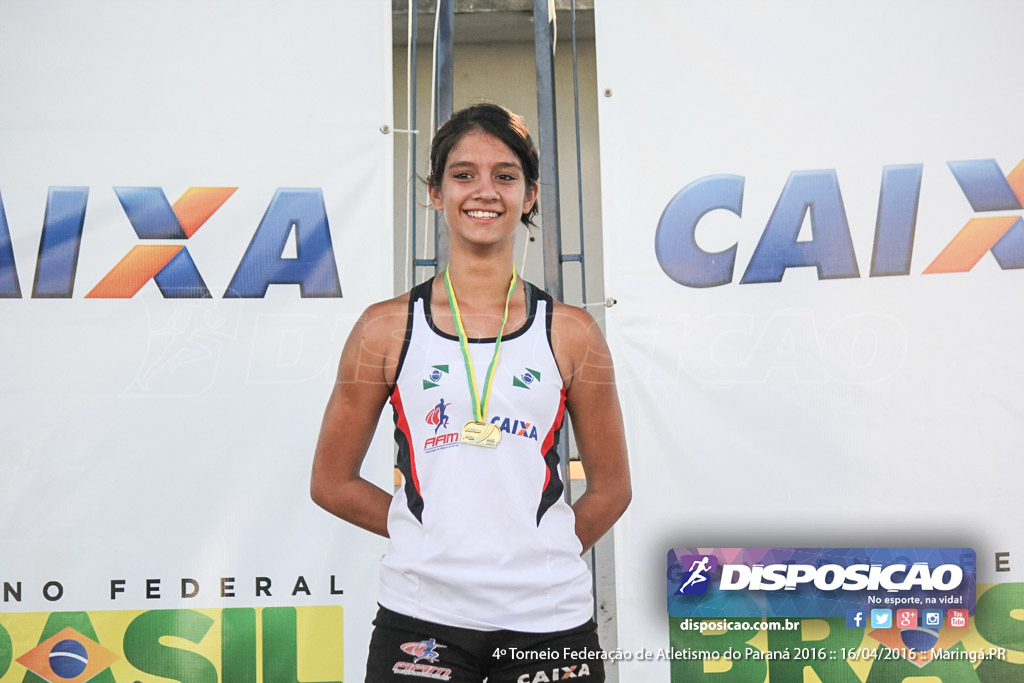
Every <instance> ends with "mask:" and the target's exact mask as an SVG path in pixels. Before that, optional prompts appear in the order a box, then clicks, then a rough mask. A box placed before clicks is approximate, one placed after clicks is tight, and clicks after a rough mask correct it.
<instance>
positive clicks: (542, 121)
mask: <svg viewBox="0 0 1024 683" xmlns="http://www.w3.org/2000/svg"><path fill="white" fill-rule="evenodd" d="M552 5H553V3H550V2H549V0H533V47H534V53H535V55H536V60H537V122H538V128H539V134H538V138H539V142H540V180H541V184H540V220H541V237H542V238H543V239H542V245H543V253H544V289H546V290H547V291H548V293H549V294H551V296H553V297H555V298H556V299H558V300H560V301H561V300H562V299H563V298H564V295H563V291H562V290H563V288H562V263H561V260H562V259H561V254H562V233H561V227H560V212H559V206H558V135H557V133H556V130H555V120H556V119H555V17H554V9H553V7H552Z"/></svg>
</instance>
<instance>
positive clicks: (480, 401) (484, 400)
mask: <svg viewBox="0 0 1024 683" xmlns="http://www.w3.org/2000/svg"><path fill="white" fill-rule="evenodd" d="M516 280H517V278H516V267H515V264H513V265H512V283H511V284H510V285H509V287H508V295H507V296H506V297H505V313H504V314H503V315H502V316H501V329H499V330H498V338H497V339H496V340H495V342H494V356H493V357H492V358H491V364H490V365H489V366H488V367H487V374H486V375H485V376H484V386H483V396H482V397H481V395H480V391H479V390H478V389H477V383H476V371H475V370H474V368H473V359H472V358H471V357H470V354H469V341H468V339H467V337H466V327H465V325H463V324H462V313H461V312H460V311H459V302H458V300H457V299H456V298H455V289H454V288H453V287H452V278H451V276H450V275H449V274H448V268H445V269H444V286H445V288H446V289H447V290H448V307H449V308H450V309H451V311H452V321H453V322H454V323H455V330H456V331H457V332H458V333H459V348H461V349H462V359H463V360H464V361H465V362H466V377H467V378H468V379H469V392H470V396H471V397H472V399H473V419H474V420H475V421H476V422H480V423H485V422H486V416H487V407H488V405H489V404H490V402H491V389H493V388H494V384H493V382H492V380H493V379H494V369H495V368H496V367H497V365H498V353H499V352H500V350H501V336H502V335H503V334H504V333H505V323H506V322H507V321H508V307H509V302H511V301H512V292H514V291H515V290H516Z"/></svg>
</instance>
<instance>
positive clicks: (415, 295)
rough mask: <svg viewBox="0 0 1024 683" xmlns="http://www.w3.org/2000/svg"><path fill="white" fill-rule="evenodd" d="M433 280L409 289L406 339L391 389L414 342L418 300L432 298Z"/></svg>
mask: <svg viewBox="0 0 1024 683" xmlns="http://www.w3.org/2000/svg"><path fill="white" fill-rule="evenodd" d="M433 282H434V278H430V279H429V280H427V281H426V282H421V283H419V284H418V285H416V286H415V287H413V288H412V289H411V290H409V310H408V313H407V315H406V319H405V339H403V340H402V350H401V352H400V353H399V354H398V365H397V366H396V367H395V383H394V385H393V386H392V387H391V391H394V390H395V387H397V386H398V378H399V376H400V375H401V374H402V366H403V365H405V355H406V353H407V352H408V351H409V344H411V343H412V318H413V315H414V314H415V312H416V300H417V299H422V298H423V297H424V296H426V298H427V301H429V300H430V286H431V284H432V283H433ZM389 393H390V392H389Z"/></svg>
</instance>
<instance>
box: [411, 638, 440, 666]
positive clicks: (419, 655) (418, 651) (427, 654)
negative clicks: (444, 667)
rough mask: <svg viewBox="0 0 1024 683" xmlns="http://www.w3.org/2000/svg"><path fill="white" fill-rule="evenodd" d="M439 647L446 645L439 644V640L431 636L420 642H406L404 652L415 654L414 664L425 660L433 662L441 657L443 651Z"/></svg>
mask: <svg viewBox="0 0 1024 683" xmlns="http://www.w3.org/2000/svg"><path fill="white" fill-rule="evenodd" d="M439 647H445V646H444V645H438V644H437V641H436V640H434V639H433V638H431V639H430V640H421V641H420V642H418V643H405V644H403V645H402V652H404V653H405V654H407V655H412V656H413V660H412V663H413V664H415V663H416V662H419V661H424V660H425V661H428V662H430V663H431V664H433V663H434V662H436V661H437V660H438V659H439V658H440V657H441V653H440V652H438V651H437V648H439Z"/></svg>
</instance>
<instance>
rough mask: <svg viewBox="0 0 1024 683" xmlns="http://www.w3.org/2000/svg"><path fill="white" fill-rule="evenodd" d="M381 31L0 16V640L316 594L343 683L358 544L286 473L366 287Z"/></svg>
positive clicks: (8, 665) (265, 17)
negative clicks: (87, 619) (66, 619)
mask: <svg viewBox="0 0 1024 683" xmlns="http://www.w3.org/2000/svg"><path fill="white" fill-rule="evenodd" d="M390 43H391V13H390V6H389V5H388V3H381V2H377V1H376V0H362V1H360V2H345V3H335V2H320V1H313V0H303V1H300V2H288V3H281V2H241V1H236V0H214V1H212V2H211V1H206V0H204V1H202V2H199V1H194V2H141V3H140V2H129V1H126V0H109V1H101V2H89V3H80V2H71V1H62V2H47V3H37V2H28V1H10V2H5V3H3V5H2V6H0V92H2V93H3V102H4V105H3V107H0V198H2V211H0V320H2V323H0V378H2V380H0V414H2V415H3V418H2V423H0V464H2V471H3V476H2V477H0V519H2V520H3V523H2V530H0V590H2V591H3V593H2V595H0V627H4V626H5V625H6V627H7V629H6V630H7V631H10V630H11V628H13V627H11V626H10V623H13V622H11V621H10V619H8V620H7V621H5V620H4V615H5V614H6V615H7V617H8V618H11V617H12V615H14V614H16V613H29V612H40V613H55V612H69V611H88V612H89V613H90V614H92V613H93V612H95V611H110V610H114V611H117V610H160V609H171V608H195V609H220V608H228V607H246V608H255V609H257V610H258V609H260V608H264V607H280V606H294V607H296V608H299V609H300V614H299V621H300V622H301V621H302V619H303V616H302V613H301V609H302V608H303V607H304V606H323V605H327V606H339V605H340V606H341V607H342V608H343V610H344V621H345V624H344V627H345V636H344V650H345V652H346V654H348V653H351V656H349V657H346V658H345V660H344V673H343V676H344V680H346V681H348V680H361V679H362V675H363V674H362V671H363V666H364V659H365V651H366V644H367V641H368V637H369V630H370V621H371V619H372V615H373V613H374V611H375V608H376V605H375V597H376V573H377V569H376V567H377V561H378V559H379V556H380V554H381V553H382V552H383V549H384V544H383V542H382V541H381V540H380V539H376V538H375V537H371V535H370V534H367V533H366V532H363V531H360V530H357V529H355V528H353V527H351V526H349V525H347V524H345V523H343V522H341V521H339V520H336V519H334V518H332V517H331V516H330V515H328V514H327V513H326V512H323V511H322V510H320V509H318V508H317V507H316V506H315V505H313V503H312V502H311V501H310V500H309V495H308V482H309V470H310V465H311V461H312V453H313V448H314V444H315V442H316V437H317V432H318V429H319V423H320V418H321V416H322V413H323V408H324V405H325V403H326V400H327V396H328V394H329V392H330V390H331V387H332V384H333V380H334V375H335V370H336V364H337V360H338V356H339V354H340V351H341V346H342V344H343V342H344V339H345V337H346V336H347V334H348V331H349V329H350V328H351V326H352V324H353V323H354V322H355V320H356V318H357V317H358V315H359V314H360V313H361V312H362V310H363V309H364V307H365V306H366V305H368V304H369V303H371V302H373V301H377V300H380V299H383V298H387V297H389V296H391V289H392V281H391V272H392V268H391V265H392V264H391V240H392V199H391V188H392V182H391V178H390V173H391V168H392V140H391V136H386V135H382V134H381V132H380V127H381V126H382V125H384V124H389V125H390V124H391V123H392V121H391V107H392V98H391V78H392V74H391V44H390ZM197 188H198V189H197ZM172 204H173V205H174V206H173V208H172V206H171V205H172ZM169 254H176V255H177V256H176V257H175V260H174V261H172V262H171V263H170V264H169V265H167V266H166V267H163V265H162V264H163V263H164V262H166V258H168V255H169ZM122 258H127V259H128V260H129V261H132V263H130V264H129V263H121V260H122ZM154 259H155V260H154ZM160 259H163V260H162V261H161V260H160ZM387 431H388V429H387V425H386V424H382V434H383V437H382V438H380V439H378V440H377V441H376V442H375V446H374V451H373V452H372V453H371V454H370V455H369V457H368V460H367V466H366V468H365V474H366V476H367V477H368V478H370V479H372V480H373V481H375V482H377V483H378V484H380V485H381V486H384V487H390V486H391V478H392V474H391V473H392V452H391V448H390V446H389V445H388V444H389V439H388V438H387ZM337 613H338V614H339V615H340V613H341V610H338V612H337ZM336 627H337V632H338V633H340V632H341V624H337V625H336ZM301 628H302V624H301V623H300V629H301ZM0 630H2V629H0ZM3 635H4V634H0V636H3ZM86 635H89V634H86ZM28 637H30V638H37V637H39V634H38V633H36V634H35V635H32V634H29V636H28ZM211 637H212V636H211ZM14 639H15V641H16V642H15V648H14V649H15V651H14V652H13V657H14V658H17V657H19V656H21V655H22V654H23V652H24V647H22V644H19V643H18V642H17V641H18V638H17V636H15V637H14ZM32 644H33V645H34V644H35V641H33V642H32ZM103 644H104V645H105V646H106V647H108V648H111V649H113V650H114V651H115V652H118V650H117V648H116V646H115V647H112V646H111V644H110V643H109V642H106V643H103ZM253 647H254V648H255V645H253ZM304 647H306V646H305V645H302V644H301V639H300V646H299V649H300V653H299V657H300V666H301V661H302V657H308V656H310V655H309V650H306V651H305V654H304V653H303V648H304ZM19 648H20V649H19ZM0 649H3V648H2V647H0ZM254 652H255V650H254ZM341 652H342V649H341V648H340V644H339V643H334V644H333V645H332V649H331V650H330V651H329V652H328V653H327V654H320V655H317V654H316V653H314V655H313V658H314V659H316V658H317V657H318V656H319V657H320V659H321V660H323V659H324V658H325V657H327V658H332V657H333V658H334V659H335V660H336V661H334V662H333V663H332V662H327V664H326V665H325V666H326V671H327V674H325V675H330V677H332V678H333V679H340V678H341V677H342V672H341V671H340V669H339V668H338V667H339V666H340V661H341V660H340V655H341ZM7 654H8V656H10V654H11V653H7ZM121 654H123V653H121ZM321 664H323V662H322V661H321ZM118 666H120V665H118ZM332 666H334V667H335V669H337V670H332V669H331V667H332ZM115 671H116V669H115ZM125 671H126V673H120V674H117V675H118V676H119V677H118V679H117V680H122V679H121V676H133V678H125V679H124V680H141V681H144V682H147V683H148V681H151V680H166V678H160V679H155V678H151V677H145V676H143V675H142V674H141V673H139V672H138V671H127V669H126V670H125ZM5 672H6V675H5ZM24 672H25V668H23V667H22V666H20V665H19V664H15V663H12V662H11V661H10V660H9V659H8V660H4V658H3V657H2V656H0V680H2V681H4V682H5V683H6V681H8V680H18V681H21V680H22V677H23V676H24V675H25V674H24ZM253 680H255V679H253ZM264 680H268V679H264ZM304 680H306V679H304ZM317 680H321V679H319V678H318V679H317Z"/></svg>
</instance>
